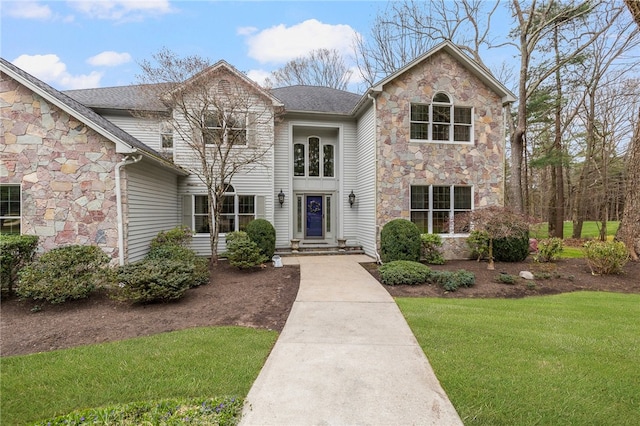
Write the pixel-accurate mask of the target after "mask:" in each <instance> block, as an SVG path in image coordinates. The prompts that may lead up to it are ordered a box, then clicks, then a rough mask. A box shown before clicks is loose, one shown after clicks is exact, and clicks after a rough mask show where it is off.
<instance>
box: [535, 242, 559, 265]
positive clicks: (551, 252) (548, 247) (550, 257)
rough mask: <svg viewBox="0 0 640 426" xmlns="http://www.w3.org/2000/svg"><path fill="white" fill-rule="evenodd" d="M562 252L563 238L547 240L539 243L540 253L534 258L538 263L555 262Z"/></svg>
mask: <svg viewBox="0 0 640 426" xmlns="http://www.w3.org/2000/svg"><path fill="white" fill-rule="evenodd" d="M561 252H562V238H545V239H544V240H540V241H538V253H536V254H535V256H533V260H535V261H536V262H553V261H554V260H557V259H558V258H559V257H560V253H561Z"/></svg>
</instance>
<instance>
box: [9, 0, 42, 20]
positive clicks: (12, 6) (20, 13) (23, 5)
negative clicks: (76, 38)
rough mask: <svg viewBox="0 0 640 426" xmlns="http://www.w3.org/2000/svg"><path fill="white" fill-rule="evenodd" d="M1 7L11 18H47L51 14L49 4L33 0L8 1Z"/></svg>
mask: <svg viewBox="0 0 640 426" xmlns="http://www.w3.org/2000/svg"><path fill="white" fill-rule="evenodd" d="M3 7H5V8H6V9H5V10H6V13H7V15H9V16H11V17H13V18H21V19H39V20H47V19H51V18H52V16H53V12H51V8H49V6H47V5H43V4H39V3H38V2H35V1H22V2H8V3H4V4H3Z"/></svg>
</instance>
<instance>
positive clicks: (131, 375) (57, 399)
mask: <svg viewBox="0 0 640 426" xmlns="http://www.w3.org/2000/svg"><path fill="white" fill-rule="evenodd" d="M276 338H277V333H276V332H273V331H265V330H253V329H247V328H241V327H215V328H195V329H189V330H184V331H178V332H172V333H163V334H158V335H155V336H151V337H145V338H137V339H131V340H125V341H120V342H113V343H105V344H99V345H89V346H81V347H77V348H72V349H65V350H58V351H53V352H45V353H38V354H32V355H25V356H13V357H5V358H2V359H1V363H2V371H1V375H0V392H1V394H2V401H1V405H0V411H1V416H2V418H1V423H2V425H12V424H25V423H27V422H33V421H36V420H40V419H46V418H51V417H54V416H58V415H63V414H66V413H69V412H71V411H73V410H77V409H84V408H90V407H100V406H105V405H111V404H119V403H129V402H135V401H149V400H159V399H165V398H191V397H214V396H222V395H230V396H231V395H233V396H239V397H244V396H246V394H247V393H248V392H249V388H250V387H251V384H252V383H253V382H254V380H255V378H256V377H257V376H258V373H259V372H260V369H261V368H262V365H263V364H264V361H265V360H266V358H267V356H268V354H269V351H270V350H271V348H272V347H273V344H274V343H275V340H276Z"/></svg>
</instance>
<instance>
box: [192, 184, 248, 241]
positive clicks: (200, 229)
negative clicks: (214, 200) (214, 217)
mask: <svg viewBox="0 0 640 426" xmlns="http://www.w3.org/2000/svg"><path fill="white" fill-rule="evenodd" d="M255 218H256V197H255V195H240V194H236V193H235V189H234V188H233V186H231V185H228V186H227V192H225V194H224V195H223V197H222V211H221V214H220V224H219V229H218V230H219V233H220V234H226V233H227V232H232V231H244V230H245V229H246V227H247V225H248V224H249V222H251V221H252V220H254V219H255ZM193 224H194V229H195V231H196V234H208V233H209V201H208V196H207V195H194V208H193Z"/></svg>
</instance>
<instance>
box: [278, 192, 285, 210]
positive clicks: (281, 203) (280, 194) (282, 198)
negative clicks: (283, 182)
mask: <svg viewBox="0 0 640 426" xmlns="http://www.w3.org/2000/svg"><path fill="white" fill-rule="evenodd" d="M278 202H279V203H280V208H282V205H283V204H284V192H282V189H280V193H279V194H278Z"/></svg>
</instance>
